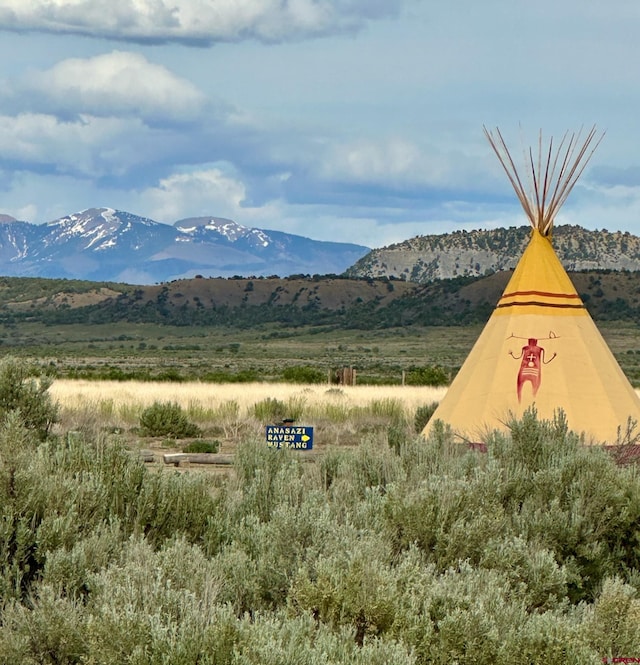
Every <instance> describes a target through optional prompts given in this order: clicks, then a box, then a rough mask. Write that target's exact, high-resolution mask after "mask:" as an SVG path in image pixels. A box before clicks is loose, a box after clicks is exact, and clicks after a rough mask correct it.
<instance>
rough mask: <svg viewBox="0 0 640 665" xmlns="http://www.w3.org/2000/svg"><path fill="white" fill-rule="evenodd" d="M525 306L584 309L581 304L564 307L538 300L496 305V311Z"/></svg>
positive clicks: (559, 304) (560, 304)
mask: <svg viewBox="0 0 640 665" xmlns="http://www.w3.org/2000/svg"><path fill="white" fill-rule="evenodd" d="M527 306H535V307H555V308H559V309H585V306H584V305H583V304H580V305H566V304H564V305H563V304H562V303H557V302H541V301H539V300H527V301H525V302H507V303H503V304H498V305H496V309H500V308H502V307H527Z"/></svg>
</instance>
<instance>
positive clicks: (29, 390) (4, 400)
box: [0, 357, 58, 439]
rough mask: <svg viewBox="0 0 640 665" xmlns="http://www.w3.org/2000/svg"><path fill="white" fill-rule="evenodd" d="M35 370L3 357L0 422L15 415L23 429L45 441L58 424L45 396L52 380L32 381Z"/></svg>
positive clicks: (50, 404)
mask: <svg viewBox="0 0 640 665" xmlns="http://www.w3.org/2000/svg"><path fill="white" fill-rule="evenodd" d="M35 373H36V369H35V368H34V366H32V365H30V364H29V363H28V362H26V361H24V360H21V359H19V358H13V357H6V358H3V359H2V360H1V361H0V418H2V420H4V419H5V418H6V416H7V414H8V413H10V412H12V411H18V412H19V413H20V419H21V421H22V423H23V424H24V426H25V427H26V428H27V429H29V430H32V431H34V432H35V433H36V434H37V435H38V437H39V438H40V439H45V438H46V436H47V434H48V433H49V430H50V429H51V426H52V425H53V424H54V423H55V422H56V421H57V420H58V406H57V404H55V403H54V402H53V401H52V399H51V396H50V395H49V393H48V392H47V391H48V390H49V388H50V386H51V383H52V380H51V379H50V378H49V377H46V376H40V377H39V378H36V376H34V374H35Z"/></svg>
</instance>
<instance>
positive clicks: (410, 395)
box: [50, 379, 446, 414]
mask: <svg viewBox="0 0 640 665" xmlns="http://www.w3.org/2000/svg"><path fill="white" fill-rule="evenodd" d="M445 392H446V388H431V387H428V386H419V387H418V386H342V387H340V388H337V387H332V386H328V385H299V384H290V383H223V384H212V383H200V382H190V383H162V382H142V381H127V382H121V381H82V380H71V379H58V380H56V381H54V383H53V385H52V386H51V388H50V393H51V396H52V397H53V399H54V400H56V401H57V402H59V403H60V405H61V406H62V407H63V408H64V409H69V410H75V409H86V408H87V407H90V406H92V405H93V406H95V407H96V408H98V409H99V408H100V405H103V408H104V405H105V404H108V405H110V408H112V409H113V410H114V411H116V412H120V411H122V410H123V409H125V410H135V409H136V407H137V408H145V407H147V406H149V405H151V404H153V403H154V402H177V403H178V404H179V405H180V406H182V407H183V408H185V409H187V408H188V409H192V408H194V407H197V408H201V409H203V410H219V409H220V407H221V406H223V405H224V404H228V403H230V402H235V403H237V404H238V407H239V410H240V412H241V413H247V412H248V411H249V410H250V409H251V408H252V407H253V406H254V405H255V404H257V403H258V402H261V401H262V400H265V399H267V398H269V397H270V398H275V399H278V400H281V401H283V402H290V400H304V403H305V405H306V406H308V407H311V408H312V407H314V406H322V405H326V404H327V403H334V402H337V403H340V404H341V405H343V406H346V407H364V406H367V405H369V404H371V403H372V402H375V401H379V400H398V401H399V402H400V403H401V404H402V405H403V407H404V408H405V410H406V412H407V413H408V414H410V413H413V412H415V410H416V408H418V407H419V406H422V405H425V404H429V403H430V402H437V401H440V399H442V396H443V395H444V393H445Z"/></svg>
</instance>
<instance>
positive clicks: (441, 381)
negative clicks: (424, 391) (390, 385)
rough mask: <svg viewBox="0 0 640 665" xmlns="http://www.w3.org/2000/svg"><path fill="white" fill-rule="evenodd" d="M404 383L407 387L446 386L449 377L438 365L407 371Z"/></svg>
mask: <svg viewBox="0 0 640 665" xmlns="http://www.w3.org/2000/svg"><path fill="white" fill-rule="evenodd" d="M405 383H406V384H407V385H408V386H446V385H447V384H448V383H449V375H448V374H447V372H446V371H445V370H444V369H443V368H442V367H440V366H439V365H427V366H426V367H416V368H414V369H411V370H409V371H408V372H407V375H406V377H405Z"/></svg>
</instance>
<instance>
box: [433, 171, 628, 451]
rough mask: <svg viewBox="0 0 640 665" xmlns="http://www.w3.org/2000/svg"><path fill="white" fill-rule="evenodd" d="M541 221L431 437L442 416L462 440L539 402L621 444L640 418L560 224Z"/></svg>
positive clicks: (478, 437)
mask: <svg viewBox="0 0 640 665" xmlns="http://www.w3.org/2000/svg"><path fill="white" fill-rule="evenodd" d="M536 175H537V174H534V178H535V176H536ZM536 219H537V218H536ZM532 226H533V230H532V234H531V240H530V242H529V245H528V246H527V248H526V250H525V252H524V254H523V255H522V257H521V259H520V261H519V263H518V265H517V267H516V269H515V271H514V273H513V276H512V277H511V279H510V281H509V283H508V284H507V287H506V288H505V290H504V293H503V294H502V297H501V298H500V300H499V302H498V304H497V306H496V308H495V310H494V312H493V314H492V315H491V318H490V319H489V321H488V322H487V324H486V326H485V328H484V330H483V331H482V333H481V334H480V337H479V338H478V340H477V342H476V344H475V345H474V347H473V349H472V350H471V352H470V354H469V356H468V357H467V359H466V360H465V362H464V364H463V366H462V368H461V369H460V371H459V372H458V374H457V376H456V377H455V379H454V381H453V382H452V384H451V386H450V387H449V389H448V391H447V393H446V395H445V397H444V398H443V400H442V401H441V403H440V405H439V406H438V408H437V410H436V412H435V413H434V415H433V417H432V418H431V420H430V422H429V423H428V424H427V426H426V427H425V429H424V432H423V434H424V435H425V436H426V435H428V433H429V431H430V429H431V427H432V426H433V424H434V423H435V421H436V420H441V421H443V422H444V423H446V424H448V425H450V426H451V428H452V429H453V431H454V432H455V433H456V434H458V435H459V436H460V437H461V438H462V439H464V440H468V441H474V442H477V441H483V440H484V436H485V435H486V433H487V432H488V431H491V430H493V429H504V428H505V423H506V422H507V421H508V419H509V418H510V417H511V416H516V417H517V416H520V415H522V413H523V412H524V411H525V409H527V408H529V407H531V406H535V408H536V410H537V412H538V415H539V417H541V418H552V417H553V415H554V413H555V412H557V411H558V410H559V409H562V410H563V411H564V413H565V414H566V417H567V420H568V425H569V427H570V428H571V429H572V430H574V431H577V432H583V433H584V434H585V435H586V439H585V440H586V441H587V442H590V443H615V442H616V440H617V439H618V436H619V433H620V432H622V433H624V432H625V431H626V427H627V424H628V421H629V419H631V420H632V421H634V420H635V421H637V422H639V423H640V398H639V397H638V395H637V394H636V392H635V391H634V389H633V387H632V386H631V384H630V383H629V381H628V380H627V378H626V377H625V375H624V373H623V372H622V370H621V369H620V366H619V365H618V363H617V362H616V360H615V358H614V356H613V354H612V353H611V351H610V350H609V348H608V346H607V344H606V342H605V341H604V339H603V338H602V336H601V335H600V332H599V331H598V329H597V327H596V325H595V324H594V322H593V320H592V318H591V316H590V315H589V313H588V312H587V310H586V309H585V307H584V304H583V303H582V300H581V299H580V297H579V295H578V294H577V292H576V290H575V288H574V286H573V284H572V283H571V280H570V278H569V276H568V275H567V273H566V271H565V269H564V268H563V266H562V264H561V263H560V261H559V260H558V258H557V256H556V254H555V252H554V250H553V247H552V245H551V240H550V237H549V235H548V232H549V231H550V229H551V225H550V224H548V225H547V229H546V231H547V235H544V234H543V233H542V232H541V230H540V229H539V226H538V225H537V224H534V223H533V222H532Z"/></svg>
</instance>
